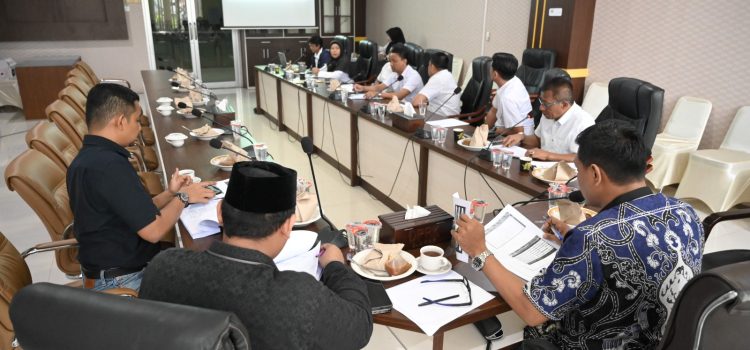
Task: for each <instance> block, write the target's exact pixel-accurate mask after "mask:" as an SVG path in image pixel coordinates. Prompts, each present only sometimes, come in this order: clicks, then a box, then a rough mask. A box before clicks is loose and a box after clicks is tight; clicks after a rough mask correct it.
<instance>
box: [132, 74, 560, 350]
mask: <svg viewBox="0 0 750 350" xmlns="http://www.w3.org/2000/svg"><path fill="white" fill-rule="evenodd" d="M256 74H257V80H256V82H258V87H257V88H256V98H257V100H256V101H257V105H258V107H257V108H256V110H255V111H256V113H259V114H263V115H264V116H265V117H266V118H268V119H269V120H271V121H272V122H273V123H275V124H276V125H278V129H279V132H282V131H285V132H287V133H288V134H290V135H292V136H293V137H295V138H297V139H299V138H301V137H303V136H309V137H311V138H312V139H313V143H314V145H315V151H316V152H317V154H318V155H319V156H320V157H321V158H322V159H324V160H325V161H326V162H328V163H330V164H332V165H333V166H334V167H335V168H337V169H338V170H339V171H341V172H342V173H343V174H344V176H346V177H347V178H348V179H349V182H350V184H351V185H352V186H357V185H359V186H362V187H363V188H364V189H365V190H367V191H368V192H370V193H371V194H373V195H374V196H375V197H377V198H378V199H380V200H381V201H382V202H383V203H385V204H386V205H387V206H389V207H390V208H391V209H393V210H401V209H403V208H404V207H405V206H406V205H410V204H411V205H413V204H420V205H426V204H427V203H429V204H437V205H438V206H440V207H441V208H443V209H444V210H446V211H447V212H452V211H453V210H452V207H453V205H452V200H451V198H450V196H451V194H452V193H453V192H461V189H463V188H465V189H466V190H465V191H469V192H468V193H470V194H473V195H474V197H471V198H478V197H479V196H480V194H481V195H482V196H483V197H482V198H483V199H484V200H486V201H487V202H488V203H489V204H490V208H499V207H501V206H500V201H499V200H498V199H497V198H494V197H489V196H487V193H491V191H490V189H489V188H487V187H486V186H492V188H493V189H495V192H497V193H498V194H499V195H500V196H501V198H502V199H503V200H504V203H510V202H515V201H520V200H525V199H528V198H529V197H532V196H536V195H538V194H540V193H542V192H543V191H545V190H546V188H547V185H546V184H545V183H543V182H541V181H539V180H537V179H535V178H533V177H532V176H530V175H529V173H527V172H522V171H520V169H519V168H520V167H519V164H518V160H517V159H515V160H514V164H513V165H512V167H511V170H510V171H502V170H499V169H497V168H494V167H493V166H492V164H491V163H490V162H486V161H482V160H479V159H477V158H476V157H475V156H476V153H474V152H470V151H467V150H465V149H463V148H460V147H458V146H457V145H456V144H455V143H454V142H453V138H452V137H451V136H450V132H449V137H447V138H446V142H445V143H444V144H442V145H439V144H434V143H433V142H432V141H431V140H421V139H416V138H414V137H412V133H408V132H405V131H402V130H400V129H399V128H396V127H394V126H393V119H392V118H393V116H386V117H385V118H383V119H379V118H377V117H376V116H373V115H371V114H370V113H368V112H367V111H366V110H363V107H366V106H367V104H368V103H370V101H365V100H359V101H354V100H349V101H347V102H346V103H342V102H340V101H338V100H332V99H330V98H329V92H328V91H327V90H325V88H324V87H323V86H322V85H321V86H319V88H317V89H306V88H304V87H301V86H299V85H297V84H293V83H292V82H290V81H288V80H285V79H283V78H282V77H281V76H278V75H275V74H271V73H268V72H265V71H264V70H263V67H258V69H256ZM171 75H172V73H170V72H167V71H151V70H144V71H142V72H141V76H142V78H143V84H144V88H145V92H146V100H147V101H146V104H147V106H148V109H149V111H150V115H151V123H152V128H153V130H154V132H155V133H156V135H157V137H156V139H157V142H156V147H157V151H158V154H159V157H160V162H161V164H162V169H163V171H164V176H165V181H166V180H167V176H168V175H170V174H171V172H172V171H173V169H175V168H180V169H183V168H189V169H193V170H195V172H196V175H197V176H199V177H201V178H202V179H203V180H204V181H206V180H210V181H219V180H224V179H227V178H228V177H229V172H226V171H222V170H220V169H219V168H217V167H214V166H213V165H211V164H210V163H209V160H210V159H211V158H213V157H215V156H218V155H222V154H225V153H226V151H224V150H217V149H214V148H211V147H210V146H209V145H208V141H198V140H186V141H187V142H186V143H185V145H184V146H182V147H179V148H175V147H173V146H171V145H170V144H168V143H167V142H166V140H165V139H164V136H165V135H167V134H169V133H172V132H182V133H184V132H185V129H184V128H183V127H187V128H189V129H195V128H198V127H200V126H202V125H204V124H206V123H207V122H206V121H205V120H203V119H200V118H197V119H188V118H184V117H181V116H180V115H178V114H176V113H173V114H172V115H171V116H169V117H162V116H161V115H160V114H159V113H158V111H157V110H156V107H157V106H158V103H156V99H157V98H159V97H161V96H170V97H175V96H176V97H182V96H184V95H185V94H186V93H181V94H175V92H174V91H173V90H172V88H171V86H170V84H169V81H168V79H169V78H170V77H171ZM318 111H319V112H320V113H317V112H318ZM295 112H296V113H295ZM295 114H296V116H295ZM295 118H296V119H295ZM334 126H335V127H334ZM464 129H465V130H469V131H470V130H472V128H470V127H464ZM221 137H224V138H232V136H221ZM240 140H241V141H242V142H241V144H240V146H241V147H245V146H248V145H249V142H247V141H246V140H244V139H240ZM402 158H403V160H402ZM277 161H279V162H281V163H282V164H283V160H277ZM399 162H400V163H402V164H399ZM400 165H402V166H400ZM397 168H400V171H399V172H400V175H399V176H398V181H397V182H396V183H395V185H394V177H395V173H396V169H397ZM469 169H470V170H471V171H470V172H469V171H468V170H469ZM466 173H468V175H465V174H466ZM462 182H463V184H462ZM391 187H393V190H390V191H389V188H391ZM389 192H391V193H390V194H391V195H390V196H388V193H389ZM462 195H463V193H462ZM537 207H538V208H541V207H540V206H529V208H537ZM544 207H545V208H546V204H544ZM526 210H529V209H522V212H524V211H526ZM529 213H530V214H533V215H535V216H536V215H538V217H541V216H542V215H543V214H544V210H542V209H539V210H532V211H531V212H529ZM178 226H179V227H178V232H179V237H178V238H179V241H180V242H181V245H182V246H183V247H185V248H188V249H194V250H205V249H206V248H208V246H209V245H210V244H211V243H212V242H213V241H215V240H219V239H221V235H220V234H218V233H217V234H214V235H211V236H208V237H204V238H199V239H193V238H192V237H191V236H190V234H189V233H188V232H187V230H186V229H185V228H184V227H183V226H182V225H181V224H179V225H178ZM323 227H326V224H325V222H323V221H322V220H318V221H317V222H315V223H313V224H311V225H309V226H307V227H305V229H307V230H311V231H316V232H317V231H319V230H320V229H321V228H323ZM411 253H413V254H417V255H418V254H419V253H418V251H417V252H411ZM449 259H450V260H451V261H452V263H453V264H454V265H455V264H456V263H457V261H456V260H455V257H454V256H450V257H449ZM418 276H419V274H413V275H412V276H409V277H408V278H405V279H401V280H398V281H390V282H384V285H385V287H386V288H389V287H392V286H395V285H398V284H400V283H403V282H405V281H408V280H411V279H413V278H416V277H418ZM495 296H497V297H496V298H494V299H492V300H491V301H489V302H487V303H485V304H483V305H481V306H479V307H477V308H476V309H474V310H472V311H470V312H469V313H467V314H465V315H463V316H461V317H459V318H458V319H456V320H454V321H452V322H450V323H448V324H446V325H445V326H443V327H441V328H440V329H439V330H438V331H437V332H436V333H435V334H434V335H433V349H442V347H443V338H444V334H445V332H446V331H449V330H452V329H455V328H458V327H461V326H464V325H467V324H469V323H473V322H476V321H479V320H482V319H485V318H489V317H491V316H494V315H498V314H500V313H503V312H507V311H510V310H511V309H510V307H509V306H508V304H507V303H506V302H505V301H504V300H502V298H500V297H499V295H497V294H496V293H495ZM373 319H374V321H375V323H378V324H381V325H385V326H389V327H396V328H400V329H405V330H410V331H414V332H422V331H421V329H420V328H419V327H418V326H417V325H416V324H415V323H414V322H412V321H411V320H409V319H408V318H406V316H404V315H403V314H401V313H400V312H398V311H396V310H393V311H391V312H389V313H385V314H379V315H374V316H373Z"/></svg>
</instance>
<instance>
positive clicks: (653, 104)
mask: <svg viewBox="0 0 750 350" xmlns="http://www.w3.org/2000/svg"><path fill="white" fill-rule="evenodd" d="M608 91H609V102H608V103H607V106H606V107H604V110H602V112H601V113H600V114H599V117H597V119H596V122H597V123H598V122H601V121H605V120H609V119H619V120H624V121H627V122H629V123H631V124H633V126H634V127H635V129H636V130H637V131H638V132H639V133H640V134H641V135H643V143H644V144H646V147H647V148H648V149H651V147H652V146H653V145H654V139H656V132H657V131H658V130H659V127H660V126H661V125H660V123H661V110H662V105H663V102H664V89H662V88H660V87H658V86H655V85H653V84H651V83H648V82H645V81H643V80H638V79H634V78H615V79H612V80H611V81H610V82H609V88H608Z"/></svg>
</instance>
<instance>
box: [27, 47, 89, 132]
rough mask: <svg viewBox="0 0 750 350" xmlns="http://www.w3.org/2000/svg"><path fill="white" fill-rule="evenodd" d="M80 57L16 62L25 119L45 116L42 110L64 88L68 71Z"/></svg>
mask: <svg viewBox="0 0 750 350" xmlns="http://www.w3.org/2000/svg"><path fill="white" fill-rule="evenodd" d="M80 59H81V57H80V56H71V57H59V58H39V59H31V60H27V61H22V62H19V63H18V65H17V66H16V76H17V78H18V89H19V92H20V93H21V102H22V103H23V114H24V115H25V116H26V119H45V118H47V114H46V113H45V112H44V110H45V109H46V108H47V106H48V105H49V104H50V103H52V102H55V100H56V99H57V93H59V92H60V90H62V89H63V88H65V80H66V79H67V78H68V72H69V71H70V70H71V69H73V65H75V63H76V62H78V60H80Z"/></svg>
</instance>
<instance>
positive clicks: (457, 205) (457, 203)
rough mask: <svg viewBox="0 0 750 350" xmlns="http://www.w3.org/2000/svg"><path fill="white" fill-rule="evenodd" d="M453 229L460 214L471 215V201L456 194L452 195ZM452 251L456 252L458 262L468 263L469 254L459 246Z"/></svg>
mask: <svg viewBox="0 0 750 350" xmlns="http://www.w3.org/2000/svg"><path fill="white" fill-rule="evenodd" d="M452 198H453V229H454V230H455V229H456V221H457V220H458V218H459V217H460V216H461V214H466V215H471V201H467V200H465V199H463V198H461V196H459V194H458V192H455V193H453V196H452ZM453 250H455V251H456V259H458V261H463V262H469V254H467V253H466V252H464V251H463V249H461V246H459V245H458V244H456V245H455V246H454V247H453Z"/></svg>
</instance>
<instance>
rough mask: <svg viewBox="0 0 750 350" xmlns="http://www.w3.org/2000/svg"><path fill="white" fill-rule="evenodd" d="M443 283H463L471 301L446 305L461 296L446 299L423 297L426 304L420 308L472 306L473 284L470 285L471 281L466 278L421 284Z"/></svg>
mask: <svg viewBox="0 0 750 350" xmlns="http://www.w3.org/2000/svg"><path fill="white" fill-rule="evenodd" d="M441 282H448V283H455V282H458V283H462V284H463V285H464V287H466V292H467V294H468V295H469V301H466V302H461V303H446V302H445V301H446V300H451V299H456V298H458V297H460V296H461V294H454V295H451V296H447V297H444V298H438V299H427V298H424V297H422V299H424V300H425V302H423V303H421V304H419V305H418V306H426V305H432V304H436V305H442V306H470V305H471V304H472V300H471V284H469V280H467V279H466V277H464V278H448V279H444V280H424V281H422V282H421V283H441Z"/></svg>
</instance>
